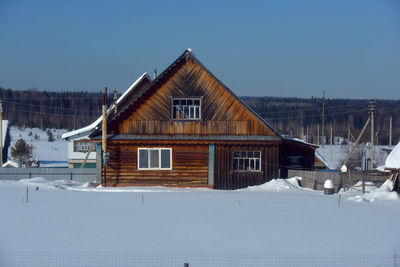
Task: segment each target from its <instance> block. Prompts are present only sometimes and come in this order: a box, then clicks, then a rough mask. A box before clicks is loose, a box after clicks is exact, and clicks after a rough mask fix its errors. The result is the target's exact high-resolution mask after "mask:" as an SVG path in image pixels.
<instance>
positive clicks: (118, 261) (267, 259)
mask: <svg viewBox="0 0 400 267" xmlns="http://www.w3.org/2000/svg"><path fill="white" fill-rule="evenodd" d="M0 266H7V267H17V266H18V267H20V266H21V267H22V266H24V267H25V266H30V267H35V266H40V267H42V266H52V267H53V266H72V267H75V266H89V267H90V266H100V267H101V266H117V267H119V266H167V267H168V266H171V267H172V266H185V267H186V266H188V267H197V266H202V267H204V266H211V267H217V266H229V267H235V266H238V267H239V266H240V267H242V266H250V267H252V266H356V267H357V266H363V267H368V266H371V267H372V266H373V267H377V266H381V267H383V266H390V267H399V266H400V253H391V254H340V255H240V254H223V253H222V254H221V253H191V252H190V253H188V252H182V253H167V252H161V253H160V252H88V251H84V252H82V251H81V252H10V251H8V252H7V251H2V252H0Z"/></svg>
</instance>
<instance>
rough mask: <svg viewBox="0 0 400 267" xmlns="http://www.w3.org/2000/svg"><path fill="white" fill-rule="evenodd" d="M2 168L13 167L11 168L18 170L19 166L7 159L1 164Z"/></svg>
mask: <svg viewBox="0 0 400 267" xmlns="http://www.w3.org/2000/svg"><path fill="white" fill-rule="evenodd" d="M3 167H13V168H18V167H19V165H18V163H17V162H15V161H12V160H11V159H9V160H8V161H7V162H6V163H4V164H3Z"/></svg>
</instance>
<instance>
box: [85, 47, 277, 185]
mask: <svg viewBox="0 0 400 267" xmlns="http://www.w3.org/2000/svg"><path fill="white" fill-rule="evenodd" d="M90 137H91V139H93V140H95V141H96V142H100V141H101V127H99V128H98V129H97V130H95V131H94V132H93V133H92V134H91V135H90ZM282 140H283V138H282V137H281V136H280V134H279V133H278V132H277V131H276V130H274V129H273V128H272V127H271V126H270V125H269V124H268V123H267V122H266V121H265V120H264V119H263V118H261V117H260V116H259V115H258V114H257V113H256V112H254V111H253V110H252V109H250V108H249V107H248V106H247V105H246V104H245V103H244V102H243V101H242V100H240V98H239V97H237V96H236V95H235V94H234V93H233V92H232V91H230V90H229V89H228V88H227V87H226V86H225V85H224V84H223V83H222V82H221V81H219V80H218V79H217V78H216V77H215V76H214V75H213V74H212V73H211V72H210V71H209V70H207V69H206V68H205V67H204V66H203V65H202V64H201V63H200V62H199V60H197V59H196V57H195V56H194V55H193V53H192V50H191V49H187V50H186V51H185V52H184V53H183V54H182V55H181V56H179V57H178V58H177V59H176V60H175V61H174V62H173V63H172V64H171V65H170V66H169V67H168V68H167V69H166V70H165V71H164V72H162V73H161V74H160V75H159V76H158V77H156V78H155V79H154V80H153V81H152V82H151V83H149V84H148V85H146V86H144V87H141V88H137V89H135V90H134V91H133V92H132V93H131V95H130V96H129V99H127V100H126V101H125V102H124V103H123V105H119V106H118V109H117V112H116V113H115V114H110V115H109V118H108V122H107V151H108V152H109V159H108V161H107V166H105V165H104V164H101V168H102V171H101V173H104V168H106V177H104V175H102V181H101V182H102V184H103V185H105V186H132V185H168V186H204V187H212V188H216V189H237V188H243V187H247V186H250V185H258V184H262V183H264V182H267V181H269V180H271V179H272V178H278V177H279V175H280V174H279V164H280V163H279V154H280V145H281V144H282ZM98 154H100V155H101V153H98ZM98 162H100V163H101V162H102V161H98ZM98 166H99V167H100V164H98ZM99 173H100V171H99Z"/></svg>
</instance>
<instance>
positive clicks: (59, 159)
mask: <svg viewBox="0 0 400 267" xmlns="http://www.w3.org/2000/svg"><path fill="white" fill-rule="evenodd" d="M51 131H52V133H53V136H54V139H55V141H54V142H49V141H48V135H47V133H46V131H43V130H41V129H39V128H20V127H16V126H11V127H10V135H11V144H10V148H9V150H8V157H9V158H10V159H11V158H12V157H11V147H13V146H14V145H15V143H16V142H17V141H18V139H20V138H23V139H25V141H26V142H27V144H29V145H32V146H33V159H34V160H36V159H38V160H40V165H41V167H67V166H68V164H67V161H68V142H67V141H65V140H62V139H61V135H62V134H63V133H65V132H67V130H65V129H60V130H59V131H58V130H57V129H51ZM57 136H59V137H60V138H59V139H58V138H57Z"/></svg>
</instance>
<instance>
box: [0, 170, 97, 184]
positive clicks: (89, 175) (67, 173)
mask: <svg viewBox="0 0 400 267" xmlns="http://www.w3.org/2000/svg"><path fill="white" fill-rule="evenodd" d="M35 177H43V178H46V179H47V180H50V181H54V180H73V181H77V182H94V181H96V169H95V168H93V169H91V168H82V169H80V168H79V169H73V168H0V180H21V179H29V178H35Z"/></svg>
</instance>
